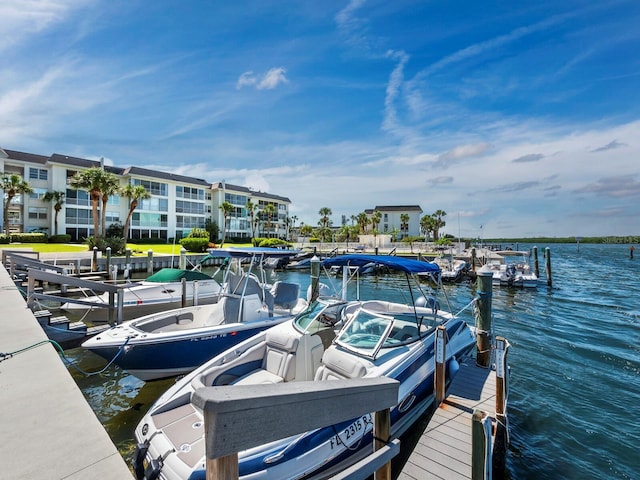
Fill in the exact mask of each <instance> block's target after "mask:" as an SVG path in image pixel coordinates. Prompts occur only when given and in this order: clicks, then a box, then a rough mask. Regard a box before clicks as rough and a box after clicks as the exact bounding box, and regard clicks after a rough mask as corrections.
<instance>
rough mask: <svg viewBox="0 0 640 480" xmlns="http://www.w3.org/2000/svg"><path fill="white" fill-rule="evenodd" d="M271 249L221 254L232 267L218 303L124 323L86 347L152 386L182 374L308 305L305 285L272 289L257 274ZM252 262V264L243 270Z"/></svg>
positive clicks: (282, 284)
mask: <svg viewBox="0 0 640 480" xmlns="http://www.w3.org/2000/svg"><path fill="white" fill-rule="evenodd" d="M269 253H271V252H270V249H266V250H265V249H227V250H218V251H217V252H216V255H217V256H225V257H226V258H229V259H230V260H231V262H230V263H229V265H228V268H227V269H226V272H225V277H224V278H225V280H224V283H223V285H224V288H223V290H222V291H221V293H220V296H219V299H218V301H217V302H216V303H212V304H203V305H195V306H188V307H183V308H177V309H171V310H166V311H163V312H159V313H153V314H149V315H144V316H142V317H139V318H136V319H133V320H129V321H126V322H123V323H122V324H120V325H117V326H114V327H112V328H110V329H108V330H105V331H104V332H102V333H100V334H98V335H96V336H94V337H92V338H90V339H88V340H86V341H85V342H84V343H83V344H82V347H83V348H85V349H87V350H89V351H91V352H93V353H96V354H98V355H100V356H101V357H103V358H104V359H106V360H107V361H109V362H113V363H114V364H116V365H118V366H119V367H121V368H123V369H124V370H127V371H128V372H129V373H130V374H132V375H134V376H136V377H138V378H140V379H142V380H145V381H148V380H154V379H159V378H165V377H170V376H176V375H183V374H186V373H188V372H190V371H191V370H193V369H194V368H196V367H197V366H199V365H200V364H202V363H204V362H206V361H207V360H209V359H210V358H212V357H214V356H215V355H217V354H218V353H220V352H222V351H225V350H226V349H228V348H230V347H232V346H233V345H235V344H237V343H239V342H241V341H242V340H245V339H247V338H249V337H252V336H254V335H255V334H257V333H258V332H260V331H262V330H265V329H267V328H269V327H272V326H274V325H276V324H278V323H281V322H284V321H286V320H289V319H291V318H292V317H293V316H294V315H295V314H297V313H299V312H300V311H302V310H304V308H305V307H306V306H307V301H306V299H304V298H302V297H300V294H299V292H300V285H299V284H296V283H290V282H282V281H280V282H275V283H274V284H273V285H269V284H267V283H266V282H264V281H262V280H263V279H261V278H260V277H258V275H256V274H255V273H254V272H253V271H252V267H254V266H259V265H261V262H262V260H263V257H264V256H265V255H268V254H269ZM247 260H249V262H250V263H249V265H248V266H247V267H243V265H244V262H246V261H247Z"/></svg>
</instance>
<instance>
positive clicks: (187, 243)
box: [180, 233, 209, 253]
mask: <svg viewBox="0 0 640 480" xmlns="http://www.w3.org/2000/svg"><path fill="white" fill-rule="evenodd" d="M180 245H182V246H183V247H184V249H185V250H186V251H187V252H194V253H202V252H204V251H205V250H206V249H207V247H208V245H209V234H208V233H207V237H206V238H198V237H196V238H194V237H187V238H183V239H182V240H180Z"/></svg>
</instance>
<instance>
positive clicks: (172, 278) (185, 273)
mask: <svg viewBox="0 0 640 480" xmlns="http://www.w3.org/2000/svg"><path fill="white" fill-rule="evenodd" d="M183 278H184V279H186V280H187V281H188V282H192V281H193V280H211V277H210V276H209V275H207V274H206V273H202V272H199V271H197V270H181V269H179V268H162V269H160V270H158V271H157V272H156V273H154V274H153V275H151V276H149V277H147V278H146V280H145V281H146V282H156V283H169V282H181V281H182V279H183Z"/></svg>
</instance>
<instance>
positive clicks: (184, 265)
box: [171, 247, 187, 270]
mask: <svg viewBox="0 0 640 480" xmlns="http://www.w3.org/2000/svg"><path fill="white" fill-rule="evenodd" d="M171 266H172V267H173V265H171ZM186 268H187V250H186V249H185V248H184V247H180V270H185V269H186Z"/></svg>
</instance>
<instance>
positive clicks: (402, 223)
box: [400, 213, 409, 237]
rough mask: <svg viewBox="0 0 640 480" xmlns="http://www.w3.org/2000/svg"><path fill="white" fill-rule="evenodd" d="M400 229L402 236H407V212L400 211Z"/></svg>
mask: <svg viewBox="0 0 640 480" xmlns="http://www.w3.org/2000/svg"><path fill="white" fill-rule="evenodd" d="M400 230H401V231H402V234H403V236H405V237H407V236H408V232H409V214H408V213H401V214H400Z"/></svg>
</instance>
